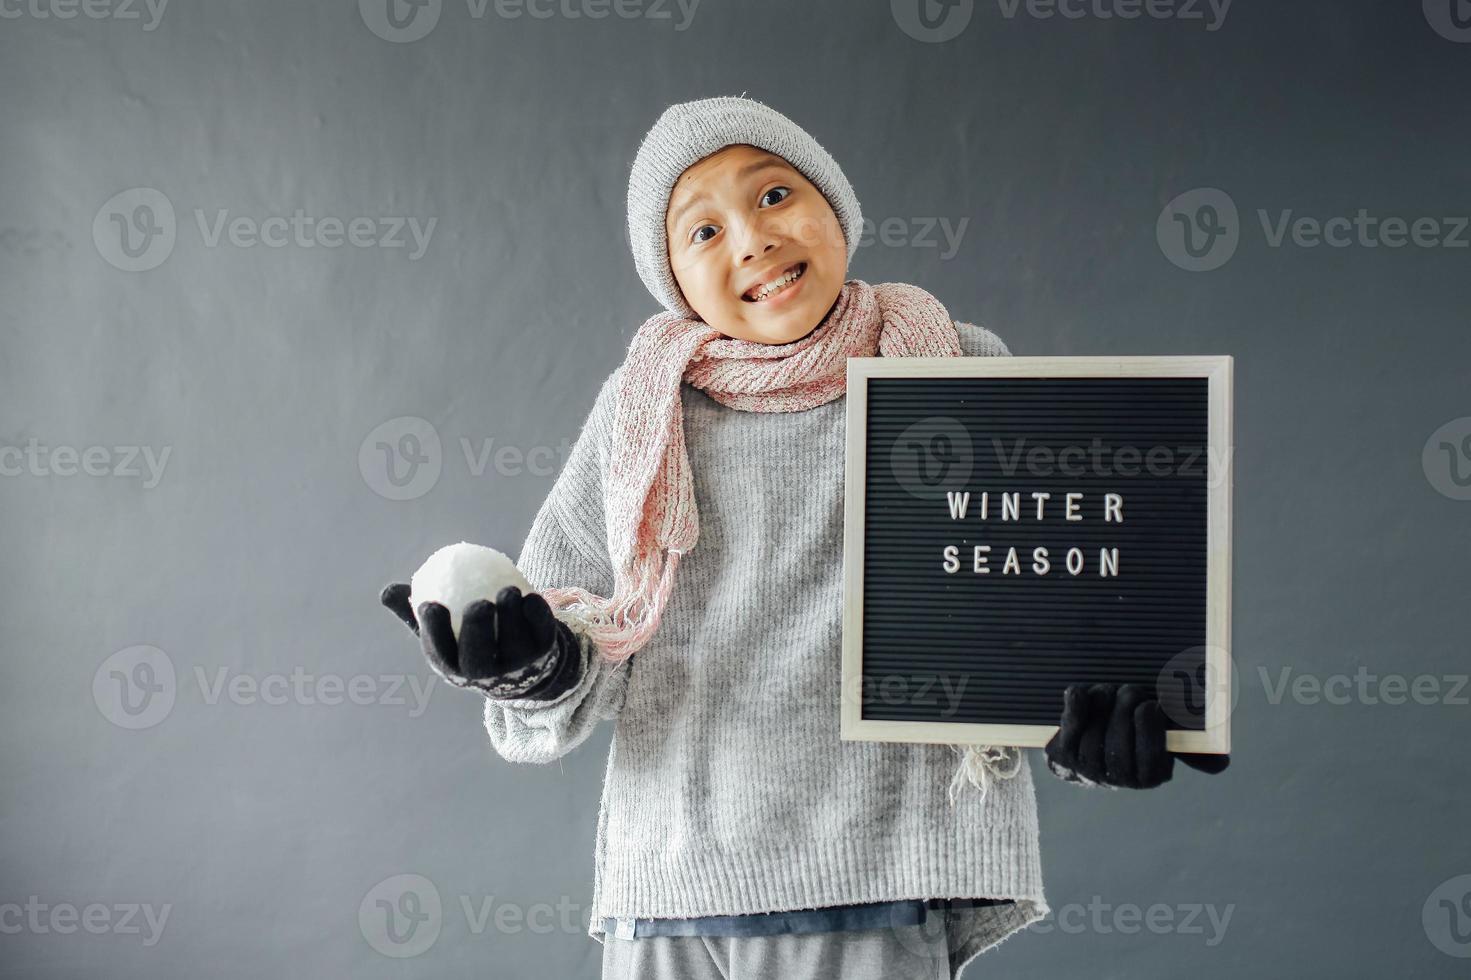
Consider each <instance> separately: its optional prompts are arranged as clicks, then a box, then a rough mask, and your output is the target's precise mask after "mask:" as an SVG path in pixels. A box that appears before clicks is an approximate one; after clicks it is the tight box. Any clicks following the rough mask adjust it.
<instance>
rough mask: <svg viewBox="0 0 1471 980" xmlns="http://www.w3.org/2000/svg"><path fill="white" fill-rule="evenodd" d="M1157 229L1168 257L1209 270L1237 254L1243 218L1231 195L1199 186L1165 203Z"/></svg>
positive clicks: (1188, 267)
mask: <svg viewBox="0 0 1471 980" xmlns="http://www.w3.org/2000/svg"><path fill="white" fill-rule="evenodd" d="M1154 233H1155V237H1156V238H1158V239H1159V248H1160V251H1162V252H1164V253H1165V258H1167V259H1169V260H1170V261H1171V262H1173V263H1174V264H1175V265H1177V266H1179V267H1180V268H1182V269H1185V270H1186V271H1188V272H1209V271H1210V270H1212V269H1219V268H1220V267H1221V266H1223V265H1225V264H1226V263H1227V262H1229V261H1230V260H1231V256H1233V255H1235V254H1236V246H1237V245H1238V244H1240V242H1241V221H1240V219H1239V217H1238V215H1237V213H1236V202H1235V201H1233V200H1231V195H1229V194H1227V193H1226V192H1225V191H1223V190H1218V189H1217V188H1214V187H1197V188H1196V189H1195V190H1193V191H1186V192H1185V193H1184V194H1181V195H1180V196H1179V197H1177V198H1175V199H1174V200H1173V201H1171V202H1170V203H1169V204H1166V205H1165V207H1164V210H1163V211H1161V212H1160V213H1159V220H1158V221H1157V222H1156V223H1155V226H1154Z"/></svg>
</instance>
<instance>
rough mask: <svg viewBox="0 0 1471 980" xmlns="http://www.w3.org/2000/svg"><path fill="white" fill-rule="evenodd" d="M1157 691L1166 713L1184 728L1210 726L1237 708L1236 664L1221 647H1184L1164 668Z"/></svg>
mask: <svg viewBox="0 0 1471 980" xmlns="http://www.w3.org/2000/svg"><path fill="white" fill-rule="evenodd" d="M1154 687H1155V695H1156V697H1158V698H1159V706H1160V709H1161V710H1162V711H1163V712H1164V713H1165V717H1166V718H1168V719H1170V721H1172V722H1174V723H1175V725H1177V726H1179V727H1180V728H1186V729H1191V730H1195V731H1200V730H1208V729H1209V728H1211V727H1213V726H1214V725H1219V724H1222V723H1223V722H1224V721H1225V720H1226V719H1227V718H1229V717H1231V713H1232V712H1233V711H1235V710H1236V702H1237V700H1238V698H1239V696H1240V685H1239V684H1237V682H1236V664H1235V663H1233V662H1232V660H1231V655H1230V653H1228V652H1227V651H1226V650H1224V649H1222V648H1220V647H1211V646H1199V647H1189V648H1188V649H1185V650H1181V651H1180V652H1179V653H1177V654H1175V655H1174V656H1173V657H1171V658H1170V659H1169V661H1168V662H1167V663H1166V664H1165V665H1164V667H1163V668H1161V669H1160V672H1159V676H1158V677H1156V678H1155V682H1154Z"/></svg>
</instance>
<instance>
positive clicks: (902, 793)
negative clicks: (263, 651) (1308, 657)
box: [485, 323, 1048, 977]
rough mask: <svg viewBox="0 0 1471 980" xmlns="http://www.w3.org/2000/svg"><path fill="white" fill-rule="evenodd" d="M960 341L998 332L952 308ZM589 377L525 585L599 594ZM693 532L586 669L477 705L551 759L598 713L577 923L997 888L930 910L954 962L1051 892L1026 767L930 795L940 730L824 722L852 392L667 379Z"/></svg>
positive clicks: (501, 736)
mask: <svg viewBox="0 0 1471 980" xmlns="http://www.w3.org/2000/svg"><path fill="white" fill-rule="evenodd" d="M956 327H957V330H958V332H959V335H960V342H961V347H962V349H963V350H964V352H965V354H966V355H968V356H979V357H987V356H998V355H1006V354H1008V353H1009V351H1008V350H1007V349H1006V346H1005V345H1004V344H1003V343H1002V342H1001V340H1000V339H999V338H997V337H996V335H995V334H993V333H991V332H990V331H988V330H985V329H983V328H981V327H977V326H973V325H971V324H968V323H957V324H956ZM621 370H622V368H621V367H620V368H618V369H616V370H615V371H614V372H613V373H612V374H611V375H609V377H608V378H607V380H606V381H604V383H603V385H602V388H601V390H600V391H599V392H598V395H597V398H596V400H595V402H594V404H593V407H592V409H591V411H590V412H589V414H588V416H587V419H586V421H585V423H584V425H583V428H582V431H581V433H580V435H579V436H578V438H577V441H576V442H575V443H574V445H573V448H572V450H571V452H570V454H569V456H568V459H567V463H566V465H565V467H564V468H563V470H562V472H561V474H560V475H559V476H558V478H557V481H556V483H555V485H554V486H553V487H552V491H551V493H550V494H549V495H548V497H547V499H546V501H545V503H543V505H542V507H541V509H540V511H539V512H538V513H537V515H536V519H535V520H534V522H533V523H532V526H531V531H530V533H529V535H528V536H527V538H526V542H525V544H524V546H523V547H522V550H521V555H520V557H519V559H518V560H517V565H518V566H519V568H520V569H521V571H522V573H523V574H524V575H525V576H526V578H527V579H528V580H529V581H530V582H531V584H532V585H533V586H534V587H535V588H537V589H538V590H541V589H546V588H552V587H556V586H581V587H583V588H585V589H588V590H591V591H592V592H594V593H596V594H598V595H611V594H612V588H613V568H612V565H611V562H610V559H609V556H608V546H607V539H606V533H605V530H604V526H605V525H604V518H603V497H602V488H603V480H604V476H605V475H606V473H607V472H608V459H609V455H608V454H609V452H610V445H609V432H610V429H611V424H610V423H611V420H612V416H613V405H614V400H615V398H616V397H617V394H616V392H617V384H616V380H617V377H618V373H619V371H621ZM681 398H682V402H683V406H684V432H685V440H686V446H687V448H688V452H689V458H690V465H691V468H692V470H693V472H694V479H695V499H696V504H697V506H698V508H699V515H700V536H699V540H698V541H697V543H696V544H695V546H694V548H693V549H692V550H691V551H690V552H689V553H688V554H686V555H685V556H684V557H683V558H682V560H681V562H680V565H679V570H678V572H677V573H676V576H675V581H674V587H673V591H672V593H671V596H670V599H669V604H668V606H667V607H666V608H665V611H664V614H663V617H662V619H661V621H660V625H659V629H658V631H657V632H656V633H655V635H654V637H653V639H652V640H651V641H650V642H649V643H648V644H647V645H646V646H645V647H643V649H641V650H640V651H639V652H638V653H637V654H635V655H634V656H633V657H632V658H631V659H630V660H629V661H628V662H626V663H624V664H622V665H619V666H617V667H610V666H609V665H608V664H607V663H606V662H604V661H602V660H600V659H598V658H597V657H596V651H595V650H594V649H593V647H592V644H591V641H590V640H588V639H587V638H586V637H585V636H582V637H580V639H581V640H582V643H581V650H580V652H581V655H582V657H583V668H584V672H583V674H582V678H581V681H580V683H578V684H577V685H576V686H575V687H573V688H571V689H570V690H568V691H566V692H565V693H564V694H562V695H561V696H559V697H557V698H556V699H555V700H552V701H534V700H528V699H510V700H505V699H493V698H489V697H487V698H486V701H485V727H486V730H487V731H488V733H489V735H490V740H491V743H492V744H493V745H494V747H495V749H496V751H497V752H498V753H499V754H500V755H501V756H502V757H504V758H505V759H507V760H509V761H511V762H522V763H544V762H550V761H552V760H554V759H556V758H558V757H559V756H561V755H563V754H564V753H567V752H570V751H571V750H572V749H573V748H575V747H576V746H577V745H579V744H580V743H581V742H583V741H584V740H585V739H586V738H587V737H588V735H589V734H591V732H592V731H593V729H594V727H595V726H596V725H597V724H598V723H599V722H600V721H604V720H609V721H612V722H614V730H613V739H612V744H611V747H610V749H609V752H608V764H607V770H606V773H605V775H604V779H603V793H602V802H601V805H600V808H599V813H598V824H597V843H596V854H595V857H594V860H595V866H594V887H593V909H592V915H591V923H590V928H589V935H590V936H592V937H593V938H594V939H596V940H597V941H599V942H602V941H603V939H604V934H603V929H602V920H603V917H604V916H612V917H672V916H677V917H689V916H706V915H742V914H747V913H753V912H771V911H778V910H787V909H801V908H814V907H821V906H828V905H842V904H851V903H860V902H881V901H890V900H895V899H907V898H925V899H928V898H984V897H991V898H1012V899H1015V901H1014V902H1013V903H1009V904H1001V905H996V906H992V907H983V908H978V909H961V910H951V911H948V912H946V913H945V914H946V915H947V916H950V917H951V922H950V927H949V928H950V930H951V933H950V934H951V937H952V944H954V946H955V948H954V949H952V952H951V968H952V970H951V976H952V977H955V976H958V975H959V973H960V970H961V967H963V966H964V965H965V963H966V962H967V961H968V960H970V959H972V958H973V957H975V956H976V955H977V954H979V953H980V952H982V951H983V950H985V949H987V948H988V947H990V946H992V945H994V944H995V943H997V942H1000V941H1001V940H1002V939H1005V938H1006V937H1007V936H1009V935H1011V934H1012V933H1013V932H1015V931H1016V930H1018V929H1021V928H1023V927H1025V926H1026V925H1027V924H1028V923H1030V922H1033V921H1035V920H1037V919H1040V918H1042V917H1043V916H1044V915H1045V914H1046V913H1047V911H1048V908H1047V905H1046V901H1045V899H1044V897H1043V894H1042V875H1041V867H1040V862H1039V857H1038V840H1037V811H1036V799H1035V795H1034V792H1033V786H1032V776H1031V770H1030V768H1029V767H1028V766H1026V765H1024V766H1023V767H1022V769H1021V771H1020V773H1019V774H1018V775H1017V776H1016V777H1015V778H1013V779H997V780H993V781H992V783H991V787H990V790H989V793H988V795H987V797H986V799H985V801H984V803H981V802H979V799H980V795H979V792H978V791H977V790H976V789H975V787H973V786H968V787H966V790H965V792H963V793H962V794H961V795H960V798H959V802H958V803H957V804H956V806H955V807H954V808H953V809H952V807H951V805H950V802H949V800H948V799H947V798H946V790H947V787H948V786H949V783H950V778H951V776H952V775H953V773H954V770H955V767H956V765H957V762H958V756H957V755H956V753H955V751H954V750H952V749H951V748H950V747H949V746H946V745H930V744H903V743H887V742H855V741H842V740H841V739H840V738H839V737H838V717H839V694H840V692H839V679H840V674H841V668H840V663H841V649H840V648H841V642H840V640H841V629H842V626H841V624H842V591H843V575H842V572H843V493H844V486H843V485H844V472H843V470H844V467H843V454H844V432H845V429H846V415H845V413H846V398H838V399H836V400H834V401H831V402H829V403H827V404H825V405H820V406H818V407H816V408H812V409H808V410H806V411H802V412H784V413H783V412H778V413H758V412H742V411H739V410H736V409H732V408H727V407H725V406H723V405H721V404H719V403H718V402H716V401H715V400H714V399H712V398H710V397H709V396H707V395H706V394H705V393H704V392H702V391H700V390H699V389H698V388H695V387H693V386H692V385H690V384H688V383H684V384H683V385H682V386H681Z"/></svg>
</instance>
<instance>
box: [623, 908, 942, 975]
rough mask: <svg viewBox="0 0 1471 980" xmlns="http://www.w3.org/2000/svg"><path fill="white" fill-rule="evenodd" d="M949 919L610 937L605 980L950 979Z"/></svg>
mask: <svg viewBox="0 0 1471 980" xmlns="http://www.w3.org/2000/svg"><path fill="white" fill-rule="evenodd" d="M944 922H945V918H944V916H940V915H931V916H930V917H929V921H927V922H925V923H922V924H920V925H913V926H890V927H885V928H880V929H859V930H851V931H845V932H811V933H781V934H778V935H774V936H643V937H639V938H635V939H616V938H614V937H613V936H612V934H607V935H606V937H605V938H604V941H603V980H950V955H949V948H948V942H947V934H946V931H945V928H944Z"/></svg>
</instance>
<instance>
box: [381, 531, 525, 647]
mask: <svg viewBox="0 0 1471 980" xmlns="http://www.w3.org/2000/svg"><path fill="white" fill-rule="evenodd" d="M508 585H514V586H516V587H517V588H519V589H520V590H521V594H522V595H526V594H527V593H530V592H534V591H536V590H535V589H533V588H532V587H531V583H530V582H528V581H526V578H525V576H523V575H522V574H521V571H520V569H518V568H517V567H516V564H515V562H513V561H511V559H510V558H508V557H506V556H505V555H503V554H501V553H500V552H499V551H496V550H495V549H494V548H487V547H485V546H484V545H479V544H470V543H469V542H467V541H461V542H460V543H459V544H451V545H445V546H444V547H443V548H440V549H439V550H438V551H436V552H435V553H434V554H432V555H430V556H429V559H428V560H427V561H425V562H424V564H423V565H420V566H419V570H418V571H417V572H415V573H414V577H413V578H412V579H410V581H409V606H410V608H412V609H413V610H414V615H415V616H418V614H419V604H420V603H423V602H437V603H439V604H440V605H442V606H444V607H445V608H446V609H448V610H449V618H450V625H451V627H453V629H454V631H455V638H456V639H458V638H459V636H460V620H461V619H462V618H463V616H464V612H465V607H466V606H468V605H469V604H470V603H472V602H474V601H475V600H476V599H489V600H491V601H492V602H494V601H495V597H496V595H497V594H498V593H499V592H500V590H501V589H503V588H505V587H506V586H508Z"/></svg>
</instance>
